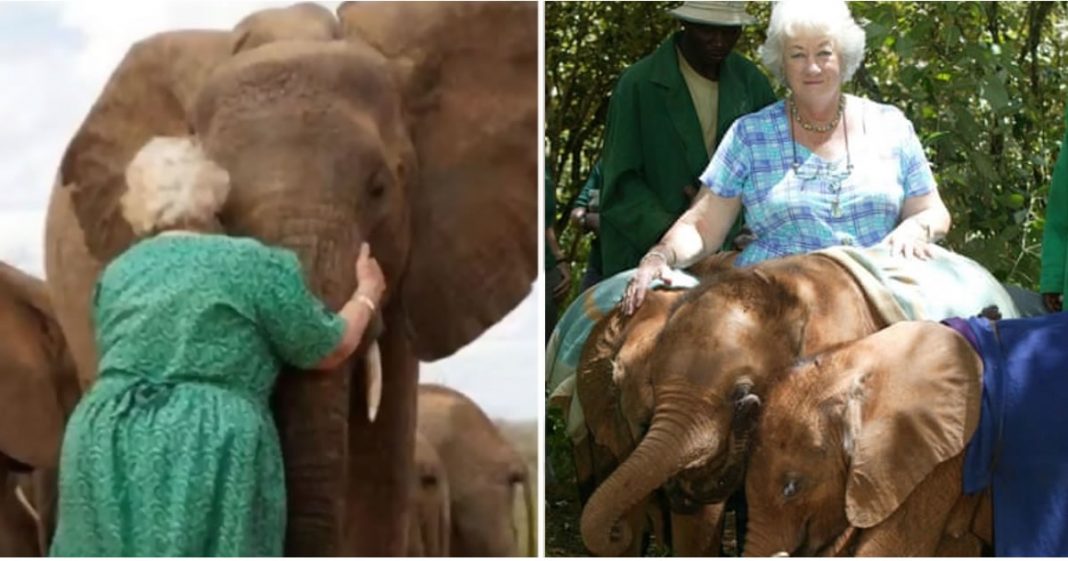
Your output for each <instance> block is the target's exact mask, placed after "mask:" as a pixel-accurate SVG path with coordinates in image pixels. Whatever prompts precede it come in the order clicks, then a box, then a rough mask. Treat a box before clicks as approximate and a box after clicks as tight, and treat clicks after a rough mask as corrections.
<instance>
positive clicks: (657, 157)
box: [600, 32, 776, 277]
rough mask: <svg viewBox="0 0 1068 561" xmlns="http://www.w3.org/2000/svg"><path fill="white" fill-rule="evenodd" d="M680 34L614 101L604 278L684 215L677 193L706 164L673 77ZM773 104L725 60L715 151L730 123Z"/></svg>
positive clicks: (766, 91)
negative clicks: (676, 47)
mask: <svg viewBox="0 0 1068 561" xmlns="http://www.w3.org/2000/svg"><path fill="white" fill-rule="evenodd" d="M680 34H681V32H679V33H676V34H675V35H673V36H672V37H670V38H668V39H667V40H666V41H664V42H663V43H662V44H661V45H660V46H659V47H658V48H657V49H656V51H655V52H653V54H651V55H649V56H647V57H645V58H643V59H642V60H640V61H638V62H636V63H634V64H633V65H631V66H630V67H629V68H627V69H626V70H625V71H624V72H623V75H622V76H620V78H619V83H618V84H617V85H616V89H615V91H614V92H613V93H612V101H611V104H610V105H609V108H608V122H607V124H606V128H605V144H604V153H603V159H602V161H603V164H604V168H603V172H604V190H603V191H602V192H601V231H600V238H601V251H602V256H603V265H604V266H603V269H602V270H603V271H604V274H605V276H606V277H608V276H611V275H614V274H616V273H618V272H619V271H623V270H626V269H631V268H634V267H636V266H637V265H638V261H640V260H641V258H642V256H643V255H644V254H645V252H646V251H648V250H649V248H650V247H652V246H653V245H655V244H656V242H658V241H659V240H660V238H661V237H662V236H663V235H664V233H665V232H667V229H668V228H669V227H670V226H671V225H672V224H673V223H674V222H675V220H676V219H678V217H679V216H681V215H682V213H683V211H685V210H686V209H687V208H688V207H689V204H690V201H689V199H688V198H687V197H686V195H685V193H684V192H683V187H685V186H686V185H690V184H692V183H693V182H694V180H695V179H697V177H698V176H699V175H700V174H701V172H702V171H704V169H705V166H707V165H708V162H709V159H710V158H709V157H708V151H707V149H706V148H705V143H704V137H703V136H702V134H701V124H700V122H699V121H698V120H697V112H696V111H695V110H694V108H693V101H692V99H691V97H690V90H689V89H688V88H687V87H686V82H685V80H684V79H683V77H682V73H681V72H680V71H679V62H678V59H677V55H676V51H675V45H676V43H677V41H678V37H679V35H680ZM775 100H776V98H775V93H774V92H773V91H772V89H771V85H770V84H769V83H768V79H767V78H766V77H765V76H764V74H763V73H761V72H760V70H759V69H757V67H756V65H754V64H753V63H752V62H749V61H748V60H746V59H745V58H744V57H742V56H741V55H739V54H737V53H731V54H730V55H729V56H728V57H727V59H726V60H724V61H723V67H722V68H721V70H720V80H719V112H718V113H717V114H716V117H717V125H716V143H717V145H718V143H719V141H720V139H722V138H723V134H724V133H726V132H727V129H728V128H730V126H731V124H732V123H734V120H735V119H737V118H738V117H741V116H742V115H745V114H748V113H752V112H753V111H756V110H758V109H761V108H763V107H765V106H767V105H769V104H771V103H772V102H774V101H775ZM728 239H729V238H728Z"/></svg>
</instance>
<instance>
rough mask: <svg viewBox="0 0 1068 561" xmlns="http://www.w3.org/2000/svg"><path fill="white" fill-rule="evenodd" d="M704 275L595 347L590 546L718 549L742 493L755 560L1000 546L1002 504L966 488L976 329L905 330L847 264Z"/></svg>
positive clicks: (807, 262)
mask: <svg viewBox="0 0 1068 561" xmlns="http://www.w3.org/2000/svg"><path fill="white" fill-rule="evenodd" d="M697 269H700V270H697V271H696V272H695V274H696V275H698V277H699V280H700V283H699V284H698V285H697V286H696V287H694V288H685V289H683V288H671V287H661V288H658V289H656V290H653V291H651V292H650V293H649V294H648V296H647V300H646V302H645V303H644V304H643V305H642V306H641V308H639V309H638V310H637V311H636V312H635V313H634V315H632V316H626V315H624V314H623V313H622V311H621V309H620V308H619V307H618V306H617V307H616V308H614V309H612V310H610V311H609V312H607V313H606V314H605V315H603V317H600V318H599V319H597V321H596V323H594V324H593V327H592V330H591V331H590V334H589V336H588V338H587V339H586V340H585V343H584V345H583V347H582V355H581V358H579V361H578V365H577V368H576V372H575V385H574V395H573V397H572V398H571V399H578V400H579V403H580V404H581V411H582V415H583V422H584V423H585V425H584V426H585V428H586V429H587V430H586V433H585V434H586V436H575V435H573V436H572V438H573V440H572V445H573V446H572V452H573V457H574V460H575V467H576V474H577V478H578V484H579V494H580V497H581V499H582V500H583V502H584V507H583V511H582V516H581V528H580V529H581V535H582V538H583V541H584V542H585V544H586V547H587V548H588V549H589V551H590V552H592V553H594V554H597V555H603V556H620V555H639V554H641V553H642V552H643V549H644V547H645V544H647V543H648V540H649V539H650V537H652V538H655V539H656V540H657V541H658V542H659V543H661V544H666V545H669V546H670V547H671V549H672V550H673V552H674V553H675V554H676V555H683V556H718V555H720V554H721V553H722V552H723V551H724V547H725V545H726V544H724V543H721V536H723V535H724V525H725V521H726V520H727V519H728V516H727V512H728V511H731V512H732V514H731V515H730V518H733V516H734V514H733V512H734V511H735V508H736V507H735V501H738V499H739V498H740V497H744V498H745V501H746V502H745V503H743V504H744V505H745V507H744V508H745V511H744V512H745V514H744V516H745V518H746V519H747V523H745V525H744V526H743V527H739V528H738V529H737V530H738V532H739V533H741V532H743V531H744V532H745V537H744V542H743V543H737V547H738V548H739V549H742V550H743V552H744V554H746V555H755V556H769V555H774V554H784V553H785V554H790V555H806V556H814V555H826V554H833V555H876V556H912V555H920V556H933V555H953V556H977V555H980V554H982V553H989V552H990V551H992V550H991V547H992V543H993V530H992V510H993V509H992V505H991V501H990V493H989V491H984V492H981V493H978V494H965V493H964V492H963V489H962V458H963V455H964V450H965V447H966V446H967V444H968V441H969V438H970V436H971V435H972V434H973V433H974V431H975V430H976V423H977V419H978V418H979V411H980V402H981V399H980V396H981V392H982V376H983V363H982V361H980V360H979V359H978V358H977V356H976V353H975V351H972V350H971V349H970V348H969V345H968V343H967V342H966V341H965V339H964V338H963V337H962V336H960V335H959V334H957V333H955V332H953V331H952V330H951V329H949V328H948V327H945V326H942V325H940V324H938V323H935V322H933V321H900V318H898V319H893V320H891V319H888V318H887V317H886V315H885V314H884V313H882V312H881V311H880V308H879V304H878V303H877V302H874V301H873V300H872V297H871V295H870V293H869V292H867V291H866V290H865V289H864V288H863V287H862V286H861V283H860V282H859V281H858V278H857V277H856V276H854V275H853V274H851V272H850V271H849V270H848V268H846V267H843V266H841V264H840V263H839V262H837V261H835V260H834V259H832V258H830V257H829V256H827V255H822V254H818V253H817V254H810V255H799V256H793V257H786V258H781V259H774V260H769V261H766V262H764V263H761V264H758V265H755V266H750V267H745V268H733V267H731V266H730V265H729V264H728V262H727V261H725V260H723V259H719V260H717V262H716V263H714V264H712V266H703V268H702V267H698V268H697ZM991 279H992V277H991ZM994 283H995V284H996V281H994ZM998 286H1000V285H998ZM983 307H984V306H980V305H977V306H975V308H974V309H972V310H970V313H968V314H964V313H961V314H960V315H961V316H965V315H970V316H974V315H975V314H977V313H979V312H980V311H981V310H982V309H983ZM572 410H574V408H572ZM575 434H578V433H575ZM728 501H730V503H729V504H731V505H732V506H731V508H729V509H728V507H727V504H728ZM737 508H739V511H740V509H741V507H740V505H739V506H738V507H737ZM740 516H741V515H740Z"/></svg>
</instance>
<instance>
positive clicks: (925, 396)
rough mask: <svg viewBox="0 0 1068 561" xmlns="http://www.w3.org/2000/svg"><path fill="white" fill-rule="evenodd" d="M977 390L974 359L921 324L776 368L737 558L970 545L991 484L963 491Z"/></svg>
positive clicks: (922, 551)
mask: <svg viewBox="0 0 1068 561" xmlns="http://www.w3.org/2000/svg"><path fill="white" fill-rule="evenodd" d="M981 392H982V362H981V359H980V358H979V357H978V355H977V354H976V353H975V352H974V351H973V350H972V348H971V346H970V345H969V344H968V342H967V341H965V340H964V338H963V337H961V336H960V335H958V334H957V333H956V332H955V331H953V330H952V329H950V328H947V327H945V326H942V325H939V324H936V323H933V322H901V323H897V324H894V325H892V326H890V327H888V328H886V329H884V330H882V331H880V332H878V333H876V334H874V335H870V336H867V337H865V338H862V339H859V340H857V341H855V342H852V343H847V344H844V345H842V346H840V347H838V348H835V349H833V350H829V351H827V352H825V353H822V354H819V355H816V356H815V357H814V358H812V359H809V360H806V361H804V362H802V363H801V364H799V365H797V366H794V367H792V368H789V369H787V370H786V371H785V373H784V374H783V379H782V380H781V382H779V383H778V384H776V385H775V386H774V387H773V388H772V389H771V390H770V392H769V395H768V397H767V402H766V405H765V407H764V411H763V417H762V419H761V421H760V424H759V427H758V428H757V431H756V436H755V443H754V448H753V452H752V457H751V458H750V464H749V469H748V472H747V474H746V497H747V500H748V507H749V526H748V529H749V532H748V536H747V540H746V546H745V553H746V555H752V556H767V555H772V554H775V553H778V552H786V553H789V554H791V555H805V556H813V555H828V554H830V555H863V556H882V557H904V556H934V555H948V556H977V555H979V554H981V553H982V552H983V551H984V550H983V548H984V546H986V545H989V544H990V543H991V541H990V538H991V531H990V529H991V521H992V518H991V512H992V511H991V508H990V495H989V492H984V493H982V494H980V495H976V496H965V495H963V493H962V472H961V470H962V465H963V455H964V448H965V446H966V444H967V442H968V440H969V439H970V438H971V435H972V434H973V433H974V431H975V428H976V425H977V423H978V419H979V409H980V408H979V399H980V396H981Z"/></svg>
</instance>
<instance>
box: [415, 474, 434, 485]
mask: <svg viewBox="0 0 1068 561" xmlns="http://www.w3.org/2000/svg"><path fill="white" fill-rule="evenodd" d="M419 484H420V485H422V486H423V487H434V486H436V485H437V484H438V477H437V476H436V475H434V474H432V473H424V474H423V475H422V476H421V477H420V478H419Z"/></svg>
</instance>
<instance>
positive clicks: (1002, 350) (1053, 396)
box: [951, 313, 1068, 557]
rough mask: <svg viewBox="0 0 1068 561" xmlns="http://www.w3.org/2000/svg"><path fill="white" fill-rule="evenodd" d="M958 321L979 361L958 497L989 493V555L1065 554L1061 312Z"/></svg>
mask: <svg viewBox="0 0 1068 561" xmlns="http://www.w3.org/2000/svg"><path fill="white" fill-rule="evenodd" d="M964 321H966V323H967V324H968V327H969V328H970V331H971V332H972V333H973V335H974V337H975V339H976V341H977V342H978V345H977V348H978V349H979V355H980V356H981V357H982V359H983V397H982V410H981V412H980V417H979V426H978V428H977V429H976V431H975V434H974V435H973V436H972V439H971V441H970V442H969V443H968V447H967V450H966V452H965V460H964V492H965V493H968V494H973V493H978V492H980V491H982V490H984V489H986V488H988V487H989V488H990V489H991V491H992V496H993V505H994V553H995V554H996V555H997V556H999V557H1000V556H1011V557H1019V556H1048V557H1055V556H1068V314H1065V313H1058V314H1050V315H1046V316H1041V317H1035V318H1025V319H1013V320H1001V321H996V322H992V321H989V320H987V319H986V318H969V319H967V320H964ZM951 325H952V324H951ZM965 337H967V335H965Z"/></svg>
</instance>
